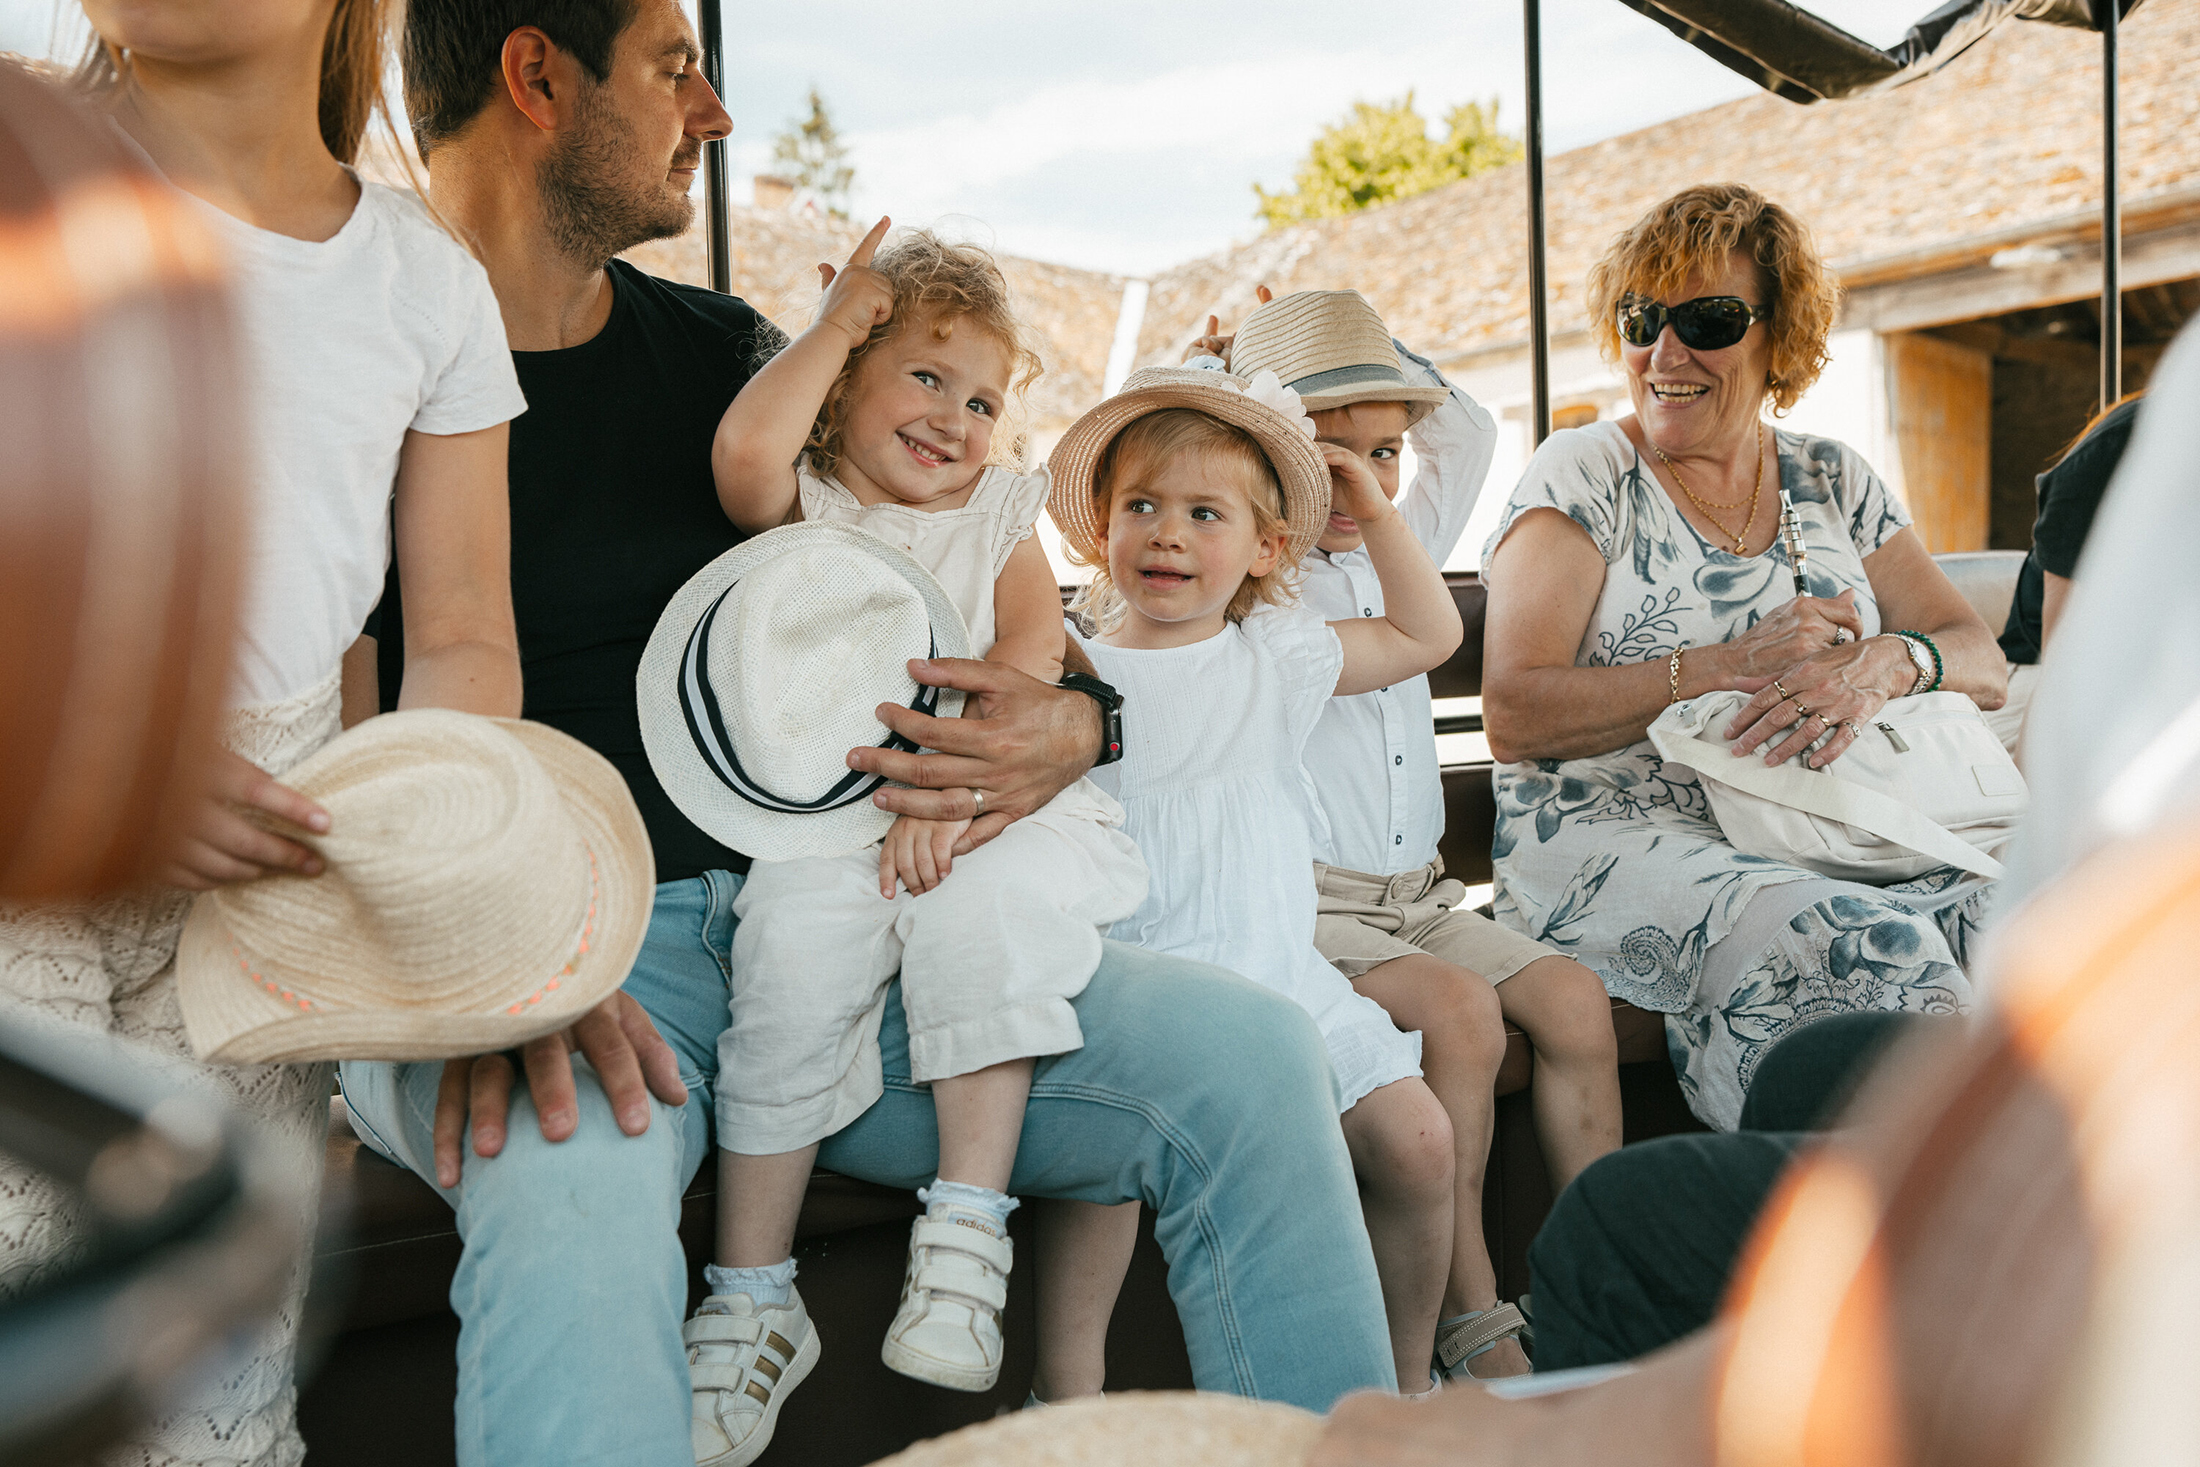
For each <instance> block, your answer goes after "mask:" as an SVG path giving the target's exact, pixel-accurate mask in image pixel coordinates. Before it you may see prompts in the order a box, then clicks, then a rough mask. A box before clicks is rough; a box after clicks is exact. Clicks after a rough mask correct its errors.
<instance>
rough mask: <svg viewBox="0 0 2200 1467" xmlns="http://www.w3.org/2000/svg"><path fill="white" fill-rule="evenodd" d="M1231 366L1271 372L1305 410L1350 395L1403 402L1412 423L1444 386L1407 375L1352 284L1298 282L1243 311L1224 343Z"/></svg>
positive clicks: (1351, 399) (1244, 371) (1346, 401)
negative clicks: (1310, 286) (1316, 286)
mask: <svg viewBox="0 0 2200 1467" xmlns="http://www.w3.org/2000/svg"><path fill="white" fill-rule="evenodd" d="M1230 370H1231V371H1232V372H1235V373H1237V374H1238V375H1239V376H1243V377H1250V376H1252V375H1253V374H1254V373H1256V372H1273V373H1275V374H1276V377H1277V379H1278V380H1279V381H1281V382H1282V383H1283V385H1284V386H1286V387H1288V388H1290V389H1291V390H1292V391H1293V392H1296V393H1297V394H1298V395H1299V396H1300V397H1301V398H1302V399H1304V400H1305V402H1306V410H1307V411H1308V412H1310V413H1320V412H1327V411H1328V410H1329V409H1331V408H1341V407H1347V406H1349V405H1351V404H1352V403H1356V402H1402V403H1404V404H1405V406H1406V422H1407V423H1409V424H1411V423H1418V422H1420V421H1421V419H1423V418H1425V417H1427V416H1428V414H1429V410H1430V409H1431V408H1433V407H1435V406H1436V405H1437V404H1438V403H1440V402H1442V401H1443V400H1444V399H1445V398H1446V397H1447V396H1449V393H1448V392H1447V391H1446V390H1445V389H1444V388H1442V387H1437V386H1433V385H1419V386H1417V385H1414V384H1412V383H1409V382H1407V381H1406V374H1405V370H1404V369H1403V368H1402V367H1400V366H1399V364H1398V348H1397V345H1396V343H1394V342H1393V341H1392V340H1391V339H1390V328H1389V327H1387V326H1385V325H1383V318H1382V317H1380V316H1378V315H1376V314H1375V308H1374V307H1373V306H1371V305H1369V304H1368V303H1367V297H1365V296H1363V295H1361V294H1360V293H1359V292H1358V291H1356V290H1301V291H1294V292H1293V293H1292V294H1290V295H1285V296H1278V297H1277V298H1276V299H1274V300H1272V301H1270V302H1269V303H1268V304H1267V305H1265V306H1262V307H1261V308H1260V309H1259V310H1256V311H1255V312H1253V314H1252V315H1250V316H1248V317H1246V318H1245V324H1243V325H1242V326H1240V327H1238V332H1237V339H1236V340H1235V341H1233V342H1232V343H1231V345H1230Z"/></svg>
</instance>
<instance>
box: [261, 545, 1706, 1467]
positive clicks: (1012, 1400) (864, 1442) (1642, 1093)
mask: <svg viewBox="0 0 2200 1467" xmlns="http://www.w3.org/2000/svg"><path fill="white" fill-rule="evenodd" d="M1447 579H1448V580H1449V581H1450V582H1451V585H1452V592H1453V595H1454V597H1455V598H1456V599H1457V600H1458V603H1459V607H1460V611H1461V614H1462V616H1463V617H1464V618H1465V620H1466V625H1467V638H1466V641H1465V643H1464V645H1463V646H1462V647H1461V649H1460V652H1459V653H1458V654H1457V655H1456V656H1455V657H1453V659H1452V660H1451V662H1449V663H1447V664H1446V665H1445V666H1444V667H1443V668H1441V669H1439V670H1438V672H1437V673H1436V674H1434V675H1433V676H1432V678H1431V682H1432V684H1433V686H1434V691H1435V693H1436V695H1437V696H1438V697H1440V698H1459V697H1475V696H1478V695H1479V694H1480V692H1481V687H1482V680H1481V670H1482V669H1481V661H1482V659H1481V651H1482V588H1481V585H1480V583H1479V581H1478V580H1477V579H1476V578H1475V577H1473V576H1451V577H1447ZM1444 807H1445V820H1446V831H1445V837H1444V842H1443V854H1444V862H1445V866H1446V868H1447V869H1448V870H1449V872H1450V873H1451V874H1452V875H1455V876H1457V877H1458V878H1459V879H1460V880H1462V881H1465V882H1467V883H1469V884H1470V885H1475V884H1480V883H1483V882H1487V881H1488V880H1489V879H1490V875H1489V873H1490V859H1489V847H1490V835H1491V831H1492V827H1493V822H1494V818H1495V813H1496V811H1495V805H1494V804H1493V802H1492V799H1491V794H1490V769H1489V766H1488V765H1487V764H1473V765H1459V766H1454V767H1451V768H1447V769H1446V770H1445V771H1444ZM1612 1019H1613V1027H1614V1029H1615V1031H1616V1032H1617V1036H1618V1039H1619V1045H1620V1061H1621V1069H1620V1078H1621V1092H1622V1099H1623V1102H1624V1104H1625V1108H1626V1124H1627V1139H1628V1140H1630V1141H1636V1140H1642V1139H1644V1138H1646V1137H1649V1136H1656V1135H1663V1134H1666V1133H1668V1132H1672V1131H1676V1130H1687V1129H1700V1128H1699V1127H1697V1125H1696V1122H1695V1120H1694V1118H1693V1117H1691V1116H1690V1115H1689V1114H1688V1110H1687V1107H1686V1106H1685V1105H1684V1104H1683V1103H1682V1101H1681V1097H1680V1091H1679V1088H1678V1087H1677V1086H1676V1085H1675V1083H1674V1081H1673V1074H1672V1069H1671V1067H1670V1065H1669V1063H1668V1062H1667V1060H1666V1056H1665V1033H1664V1027H1663V1021H1662V1020H1661V1019H1660V1018H1659V1016H1658V1015H1656V1014H1649V1013H1644V1012H1642V1011H1641V1010H1639V1009H1635V1008H1631V1007H1629V1006H1628V1005H1626V1004H1622V1003H1617V1002H1615V1003H1614V1004H1613V1011H1612ZM1533 1066H1534V1057H1533V1055H1532V1054H1531V1053H1530V1050H1529V1047H1528V1043H1527V1039H1526V1036H1525V1035H1523V1034H1521V1033H1520V1032H1519V1031H1518V1030H1517V1029H1509V1030H1508V1033H1507V1041H1506V1051H1505V1062H1504V1067H1503V1069H1502V1070H1501V1071H1500V1073H1499V1078H1498V1084H1497V1093H1498V1095H1499V1097H1500V1099H1499V1101H1498V1107H1497V1134H1496V1138H1495V1141H1494V1143H1493V1145H1492V1148H1491V1155H1490V1166H1489V1173H1488V1178H1487V1182H1486V1184H1485V1187H1484V1192H1483V1231H1484V1233H1485V1235H1486V1237H1487V1238H1488V1240H1489V1247H1490V1253H1491V1257H1492V1260H1493V1261H1494V1262H1495V1263H1496V1265H1497V1270H1498V1281H1499V1288H1500V1292H1502V1293H1503V1294H1504V1295H1505V1296H1506V1297H1507V1298H1514V1297H1517V1296H1518V1295H1519V1294H1520V1293H1521V1292H1522V1291H1523V1290H1525V1289H1526V1288H1527V1287H1528V1271H1527V1248H1528V1242H1529V1240H1530V1239H1531V1238H1532V1237H1533V1236H1534V1234H1535V1230H1536V1228H1537V1227H1538V1226H1539V1225H1540V1224H1541V1222H1542V1219H1543V1216H1544V1214H1545V1213H1546V1212H1547V1211H1548V1210H1549V1208H1550V1200H1551V1199H1550V1185H1549V1182H1548V1181H1547V1179H1546V1174H1545V1170H1544V1165H1543V1158H1542V1153H1541V1151H1540V1150H1539V1148H1538V1147H1537V1145H1536V1139H1535V1128H1534V1124H1533V1119H1532V1117H1531V1115H1530V1113H1529V1097H1528V1095H1527V1093H1526V1091H1527V1086H1528V1082H1529V1079H1530V1076H1531V1075H1532V1073H1533ZM328 1176H329V1183H330V1194H331V1197H332V1199H335V1198H341V1197H345V1196H348V1197H349V1198H350V1199H351V1205H352V1211H351V1216H350V1220H349V1226H348V1229H345V1230H343V1231H342V1232H341V1233H339V1232H338V1231H335V1230H331V1231H330V1232H328V1233H327V1234H326V1235H325V1236H324V1238H323V1240H322V1249H323V1255H322V1263H323V1265H324V1268H323V1275H322V1276H323V1278H324V1279H325V1281H326V1282H325V1283H324V1284H319V1285H317V1287H316V1299H315V1301H314V1302H315V1308H313V1309H310V1310H309V1314H310V1315H312V1316H313V1319H312V1320H311V1321H310V1322H309V1328H310V1327H311V1325H312V1324H318V1325H319V1326H320V1328H321V1329H322V1330H323V1331H324V1332H325V1334H326V1335H327V1336H328V1337H329V1338H327V1340H326V1348H327V1353H326V1355H325V1357H324V1359H323V1362H322V1364H321V1368H320V1371H319V1374H318V1375H317V1376H316V1377H315V1378H314V1379H313V1380H312V1381H311V1383H310V1384H309V1386H308V1387H307V1389H306V1391H305V1392H304V1395H303V1397H302V1399H301V1402H300V1406H299V1418H300V1423H301V1425H302V1427H303V1428H304V1431H305V1434H306V1440H307V1442H308V1444H309V1447H310V1449H311V1460H312V1461H313V1462H314V1463H315V1464H316V1467H352V1464H361V1467H365V1464H377V1467H379V1464H387V1463H396V1462H403V1463H405V1464H407V1467H432V1464H441V1463H448V1462H450V1461H452V1460H453V1458H452V1445H451V1441H452V1427H451V1402H452V1398H453V1393H454V1391H455V1389H456V1382H457V1366H456V1363H455V1359H456V1356H455V1347H456V1343H457V1337H458V1321H457V1319H456V1318H455V1317H454V1316H453V1315H452V1314H451V1312H450V1307H449V1302H448V1294H449V1289H450V1282H451V1274H452V1271H453V1269H455V1268H456V1266H457V1263H458V1254H459V1241H458V1233H457V1228H456V1225H455V1223H454V1220H453V1218H452V1214H451V1210H450V1209H449V1208H448V1207H446V1206H445V1205H444V1203H443V1200H442V1199H441V1198H440V1197H438V1196H437V1195H436V1193H435V1191H434V1190H433V1189H432V1188H430V1187H429V1186H428V1185H427V1184H426V1183H425V1182H422V1181H421V1180H420V1179H419V1178H417V1177H415V1176H413V1175H412V1174H411V1173H410V1172H407V1171H405V1170H403V1169H402V1168H399V1167H396V1166H392V1165H391V1164H390V1163H388V1162H386V1161H383V1160H382V1159H381V1158H380V1157H379V1156H376V1155H375V1154H374V1153H372V1152H370V1151H367V1150H366V1149H365V1148H363V1147H362V1146H361V1145H360V1144H359V1142H358V1140H357V1139H356V1137H354V1136H353V1134H352V1132H351V1128H350V1124H349V1121H348V1118H347V1117H346V1116H345V1113H344V1111H343V1108H342V1102H341V1101H338V1102H336V1104H335V1108H334V1110H333V1113H332V1118H331V1125H330V1133H329V1142H328ZM715 1191H716V1176H715V1171H714V1169H713V1168H712V1167H710V1166H708V1165H706V1166H705V1167H704V1168H703V1170H702V1172H701V1174H700V1175H698V1177H697V1178H696V1180H695V1183H694V1185H693V1186H691V1187H690V1188H689V1189H688V1192H687V1197H686V1200H685V1204H684V1206H683V1209H682V1215H681V1228H680V1235H681V1240H682V1242H683V1244H684V1245H685V1247H686V1249H687V1254H688V1259H689V1263H690V1267H691V1278H692V1280H693V1281H694V1282H693V1285H692V1287H693V1291H694V1293H695V1294H696V1296H697V1297H700V1294H701V1292H702V1290H701V1266H702V1263H703V1262H704V1261H705V1259H706V1258H707V1257H708V1256H709V1249H710V1246H711V1237H712V1230H713V1226H714V1219H715V1210H716V1196H715ZM915 1211H916V1204H915V1200H914V1199H913V1198H912V1197H911V1196H910V1194H908V1193H906V1192H900V1191H895V1190H892V1189H889V1188H885V1187H877V1186H872V1185H870V1184H868V1183H864V1182H858V1181H854V1180H852V1179H850V1178H847V1177H842V1176H836V1175H834V1174H832V1173H830V1172H819V1173H817V1174H816V1176H815V1177H813V1178H812V1179H811V1183H810V1189H809V1194H808V1196H807V1198H806V1199H805V1202H804V1205H803V1210H802V1218H801V1222H800V1224H799V1227H798V1230H797V1232H798V1237H799V1239H800V1241H799V1243H798V1244H797V1257H798V1258H799V1259H800V1260H801V1268H802V1294H803V1299H804V1301H805V1302H806V1303H807V1304H808V1306H809V1308H810V1310H811V1313H812V1316H813V1317H814V1318H816V1319H817V1320H818V1322H819V1331H820V1334H821V1335H822V1336H823V1338H824V1341H825V1353H824V1357H823V1359H822V1361H821V1362H820V1364H819V1366H818V1368H817V1370H816V1372H815V1373H814V1374H813V1375H812V1376H811V1377H810V1380H809V1383H808V1384H806V1385H805V1386H804V1387H803V1388H802V1389H801V1390H800V1391H797V1392H796V1393H795V1394H794V1395H792V1396H790V1397H789V1398H788V1401H787V1406H786V1408H785V1415H784V1416H783V1417H782V1418H781V1422H780V1426H779V1432H778V1436H777V1438H776V1439H775V1441H774V1443H773V1446H772V1449H771V1450H770V1451H769V1452H768V1453H766V1454H765V1456H764V1457H763V1458H761V1459H760V1461H761V1463H763V1464H765V1467H769V1464H771V1463H775V1462H776V1463H787V1464H791V1463H801V1464H805V1467H840V1464H847V1467H856V1464H861V1463H867V1462H871V1461H874V1460H876V1459H877V1458H879V1457H882V1456H885V1455H887V1454H889V1453H891V1452H894V1451H897V1450H899V1449H900V1448H901V1447H903V1446H906V1445H907V1444H908V1443H910V1442H912V1441H916V1440H920V1439H922V1438H924V1437H928V1436H935V1435H938V1434H939V1433H941V1432H945V1431H949V1430H952V1429H954V1428H955V1427H958V1426H962V1425H966V1424H968V1423H970V1422H973V1421H981V1420H984V1419H986V1418H988V1417H990V1416H992V1415H993V1414H994V1413H995V1412H996V1411H997V1410H1000V1409H1007V1408H1013V1407H1015V1406H1017V1405H1020V1404H1021V1403H1022V1401H1023V1397H1024V1392H1025V1390H1026V1388H1027V1386H1028V1383H1029V1380H1030V1373H1031V1355H1032V1319H1033V1307H1032V1299H1031V1292H1030V1290H1031V1270H1030V1269H1029V1268H1028V1267H1022V1268H1019V1269H1017V1270H1016V1272H1015V1274H1014V1275H1013V1276H1012V1278H1011V1280H1010V1303H1009V1308H1008V1313H1007V1316H1006V1321H1007V1330H1008V1358H1007V1363H1006V1365H1005V1367H1004V1368H1003V1370H1002V1373H1001V1385H1000V1387H999V1388H998V1389H996V1390H995V1391H993V1392H991V1393H990V1394H984V1395H961V1394H958V1393H953V1392H948V1391H942V1390H936V1389H933V1388H932V1387H929V1386H925V1385H920V1384H919V1383H917V1382H915V1381H912V1380H908V1379H906V1378H904V1377H902V1376H899V1375H896V1374H894V1373H893V1372H891V1371H889V1370H887V1369H886V1368H885V1366H883V1365H882V1364H880V1363H879V1359H878V1349H877V1342H878V1340H879V1339H880V1338H881V1337H883V1336H884V1334H885V1331H886V1325H887V1322H888V1321H889V1320H890V1319H891V1318H892V1317H893V1312H894V1307H895V1304H896V1302H897V1300H898V1298H899V1294H900V1286H901V1275H902V1266H903V1261H904V1256H905V1249H906V1246H907V1239H908V1226H909V1219H910V1218H911V1217H912V1216H914V1214H915ZM1029 1216H1030V1214H1029V1210H1028V1209H1027V1210H1025V1211H1020V1212H1018V1213H1016V1214H1015V1215H1014V1217H1013V1218H1012V1220H1011V1222H1012V1226H1011V1232H1012V1233H1013V1234H1014V1235H1015V1236H1016V1238H1017V1240H1018V1242H1019V1243H1020V1244H1022V1245H1023V1246H1024V1247H1026V1248H1027V1249H1028V1247H1029V1246H1030V1231H1029V1228H1030V1224H1029ZM1151 1223H1152V1219H1151V1216H1150V1215H1149V1216H1148V1218H1147V1227H1146V1230H1145V1233H1144V1236H1143V1237H1142V1238H1141V1239H1140V1241H1139V1246H1138V1251H1137V1253H1136V1255H1135V1256H1134V1258H1133V1261H1132V1266H1131V1275H1130V1278H1129V1279H1128V1280H1127V1281H1126V1283H1125V1285H1124V1289H1123V1296H1122V1299H1121V1301H1120V1303H1119V1304H1118V1305H1117V1308H1116V1312H1115V1319H1114V1323H1113V1325H1112V1326H1111V1329H1110V1332H1109V1342H1108V1382H1109V1386H1110V1388H1111V1389H1116V1390H1137V1389H1181V1388H1187V1387H1189V1386H1190V1385H1191V1370H1190V1366H1189V1363H1188V1361H1187V1359H1186V1357H1185V1353H1184V1343H1183V1335H1182V1332H1181V1331H1180V1329H1179V1328H1178V1325H1177V1319H1176V1312H1175V1308H1174V1305H1173V1304H1172V1303H1171V1302H1170V1299H1169V1294H1168V1285H1167V1266H1166V1264H1165V1262H1164V1261H1163V1259H1162V1256H1161V1251H1160V1249H1159V1247H1158V1246H1157V1245H1156V1244H1155V1243H1154V1240H1153V1233H1152V1226H1151ZM1025 1256H1026V1257H1028V1256H1029V1255H1028V1253H1027V1254H1026V1255H1025Z"/></svg>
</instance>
